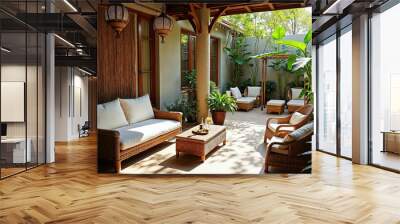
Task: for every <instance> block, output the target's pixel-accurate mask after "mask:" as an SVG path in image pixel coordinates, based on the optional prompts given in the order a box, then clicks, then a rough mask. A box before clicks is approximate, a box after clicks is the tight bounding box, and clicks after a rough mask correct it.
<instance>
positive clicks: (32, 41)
mask: <svg viewBox="0 0 400 224" xmlns="http://www.w3.org/2000/svg"><path fill="white" fill-rule="evenodd" d="M42 5H43V1H35V2H29V3H28V4H27V1H18V2H17V1H14V2H12V1H8V2H1V3H0V7H6V8H7V10H13V11H15V12H16V13H18V14H19V16H23V15H24V13H25V12H28V13H37V12H39V10H43V8H42V7H41V6H42ZM45 44H46V39H45V35H44V34H43V33H40V32H39V31H38V30H36V29H35V28H34V27H31V26H30V25H28V24H26V23H24V22H22V21H21V20H18V19H16V18H15V17H14V16H13V14H12V13H10V14H8V13H7V14H6V13H4V12H0V47H1V56H0V67H1V69H0V72H1V73H0V74H1V75H0V82H1V85H0V89H1V91H0V92H1V97H0V102H1V104H0V111H1V115H0V121H1V144H0V178H5V177H7V176H10V175H13V174H16V173H19V172H22V171H25V170H27V169H29V168H33V167H36V166H38V165H39V164H43V163H45V156H46V155H45V92H46V91H45V60H46V53H45Z"/></svg>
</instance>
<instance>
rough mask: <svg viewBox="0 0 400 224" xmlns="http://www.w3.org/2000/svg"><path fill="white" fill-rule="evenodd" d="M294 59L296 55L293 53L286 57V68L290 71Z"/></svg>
mask: <svg viewBox="0 0 400 224" xmlns="http://www.w3.org/2000/svg"><path fill="white" fill-rule="evenodd" d="M296 59H297V55H295V54H290V55H289V56H288V59H287V69H288V70H289V71H292V69H293V64H294V63H295V62H296Z"/></svg>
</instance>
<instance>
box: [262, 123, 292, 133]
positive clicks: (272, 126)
mask: <svg viewBox="0 0 400 224" xmlns="http://www.w3.org/2000/svg"><path fill="white" fill-rule="evenodd" d="M280 125H290V124H278V123H272V122H270V123H269V124H268V128H269V129H271V131H274V132H275V131H276V129H277V128H278V126H280ZM279 130H280V131H287V132H290V131H294V130H295V127H293V126H290V127H289V126H288V127H286V126H284V127H282V128H280V129H279Z"/></svg>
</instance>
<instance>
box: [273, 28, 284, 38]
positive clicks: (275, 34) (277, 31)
mask: <svg viewBox="0 0 400 224" xmlns="http://www.w3.org/2000/svg"><path fill="white" fill-rule="evenodd" d="M285 36H286V30H285V28H283V27H282V26H279V27H277V28H276V29H275V30H274V32H273V33H272V38H273V39H274V40H281V39H283V38H284V37H285Z"/></svg>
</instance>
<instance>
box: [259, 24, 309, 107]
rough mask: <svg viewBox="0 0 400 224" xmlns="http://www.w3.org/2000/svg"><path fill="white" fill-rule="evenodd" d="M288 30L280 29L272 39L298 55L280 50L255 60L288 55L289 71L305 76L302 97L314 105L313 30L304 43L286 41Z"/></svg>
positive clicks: (261, 55) (264, 54) (306, 36)
mask: <svg viewBox="0 0 400 224" xmlns="http://www.w3.org/2000/svg"><path fill="white" fill-rule="evenodd" d="M285 34H286V30H285V29H284V28H283V27H278V28H276V30H275V31H274V32H273V34H272V38H273V39H274V40H275V43H276V44H278V45H281V46H286V47H289V48H292V49H295V50H296V54H292V53H288V52H287V51H283V50H281V49H278V50H277V51H276V52H269V53H263V54H259V55H255V56H254V57H255V58H264V57H266V56H272V55H276V54H286V55H287V57H288V59H287V69H288V70H289V71H292V72H296V73H297V74H299V73H300V74H304V87H303V90H302V92H301V94H300V96H304V97H305V99H306V100H307V101H308V102H309V103H312V102H313V101H314V93H313V91H312V86H311V84H312V83H311V82H312V70H311V68H312V65H311V52H310V46H309V45H310V42H311V39H312V30H309V31H308V32H307V34H306V35H305V36H304V39H303V41H297V40H287V39H284V38H285Z"/></svg>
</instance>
